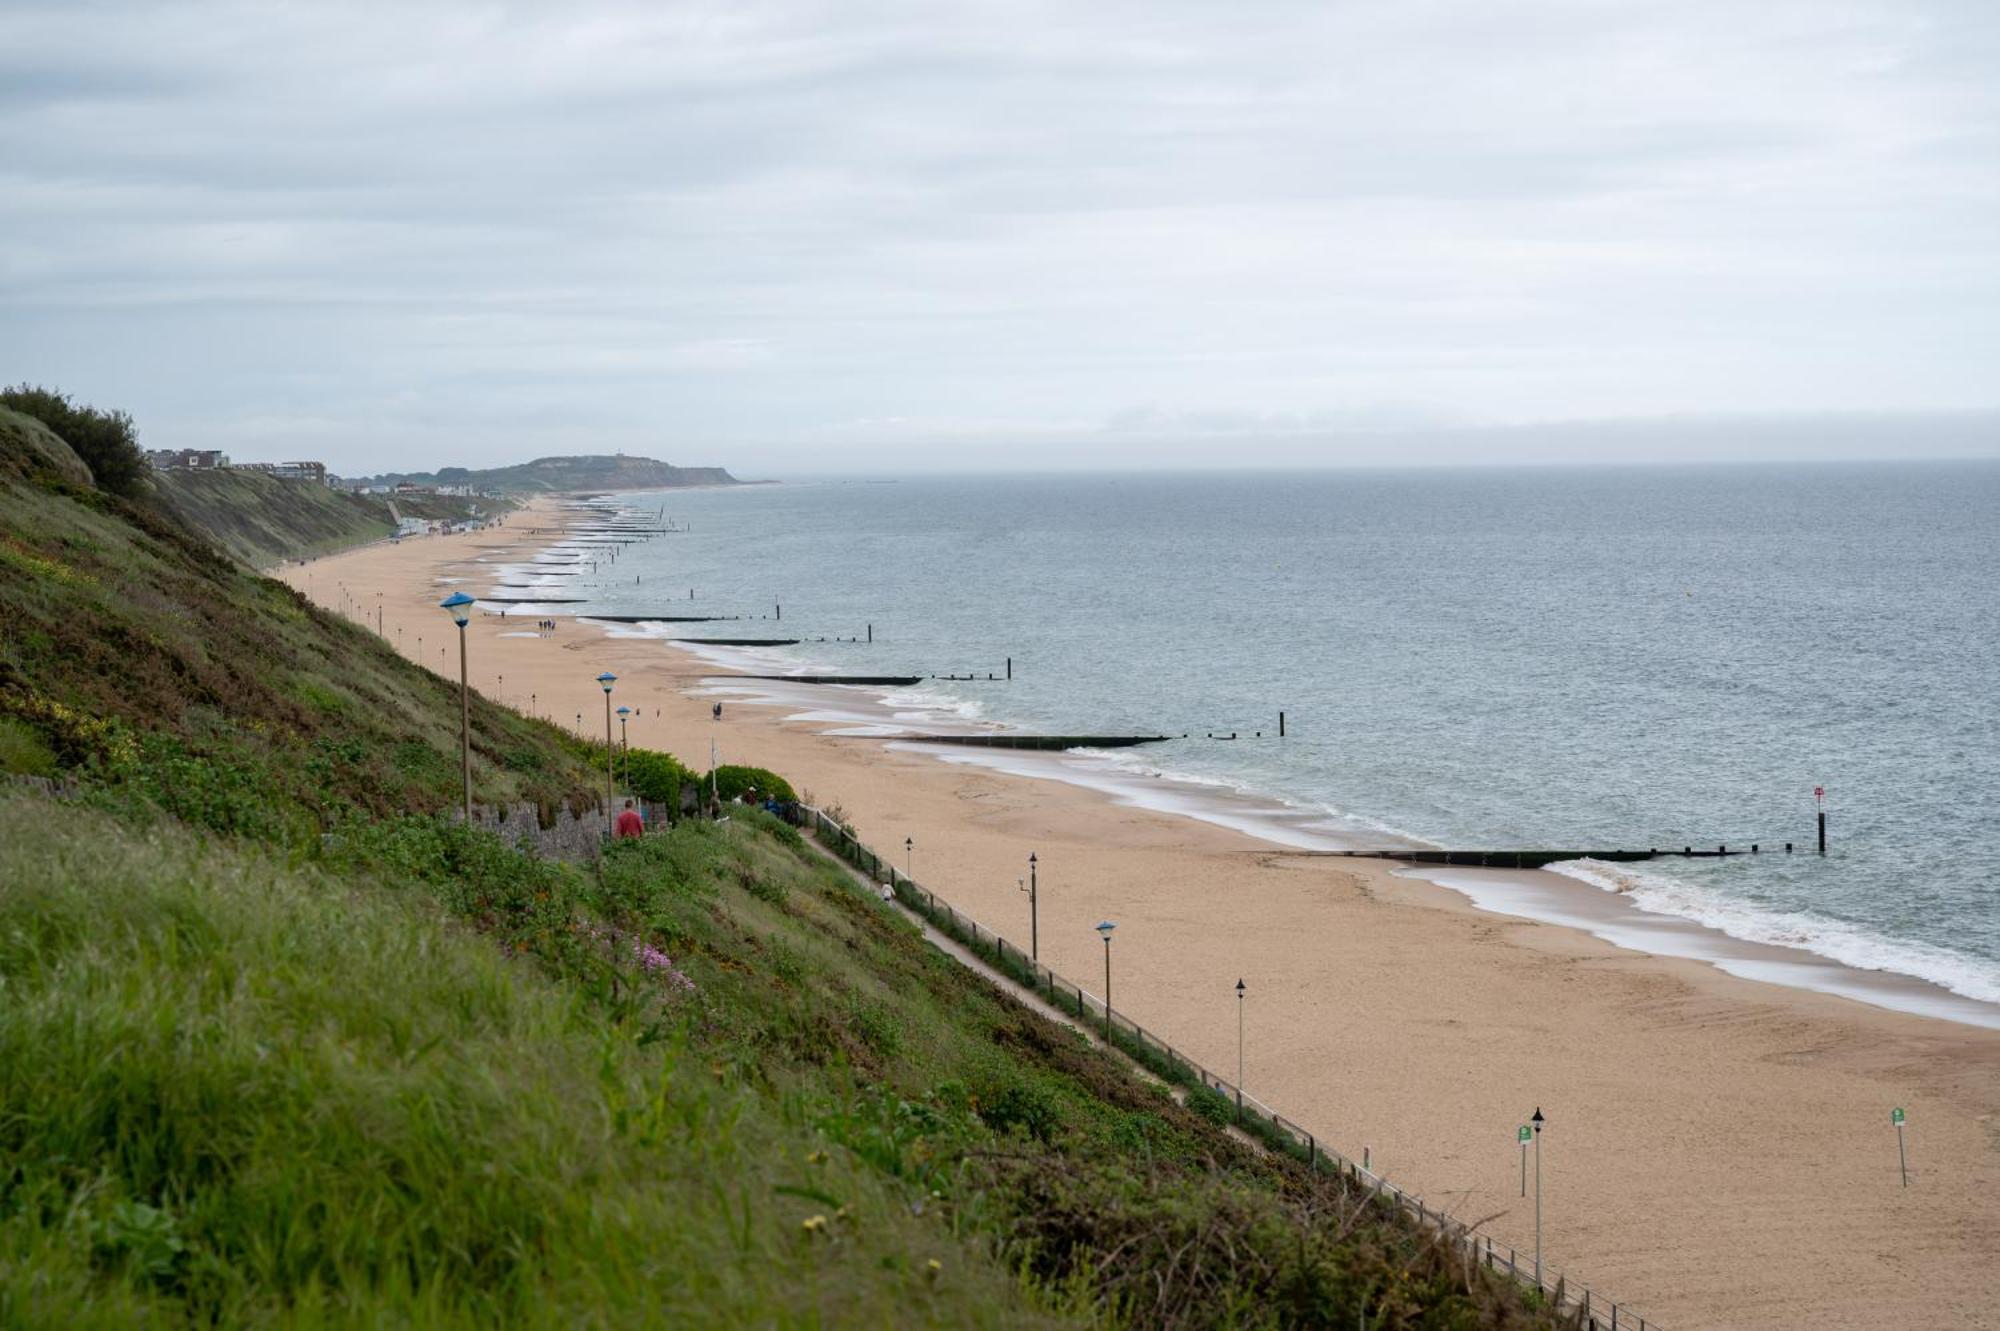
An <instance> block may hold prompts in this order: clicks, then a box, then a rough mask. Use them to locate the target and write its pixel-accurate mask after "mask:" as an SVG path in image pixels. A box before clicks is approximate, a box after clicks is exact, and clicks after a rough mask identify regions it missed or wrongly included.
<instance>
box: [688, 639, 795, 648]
mask: <svg viewBox="0 0 2000 1331" xmlns="http://www.w3.org/2000/svg"><path fill="white" fill-rule="evenodd" d="M667 641H668V642H693V643H707V644H708V645H709V646H710V647H796V646H798V643H799V640H798V639H797V638H668V639H667Z"/></svg>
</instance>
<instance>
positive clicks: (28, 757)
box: [0, 716, 56, 776]
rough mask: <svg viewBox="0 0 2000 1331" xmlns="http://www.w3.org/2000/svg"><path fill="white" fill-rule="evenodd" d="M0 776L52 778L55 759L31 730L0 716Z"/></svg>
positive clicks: (34, 731)
mask: <svg viewBox="0 0 2000 1331" xmlns="http://www.w3.org/2000/svg"><path fill="white" fill-rule="evenodd" d="M0 772H8V773H12V774H14V775H16V776H54V775H55V774H56V755H55V752H54V751H53V750H52V749H50V748H49V746H48V745H47V744H45V743H43V741H42V737H41V735H40V734H38V733H37V732H36V730H35V728H34V727H33V726H30V725H28V724H27V723H26V722H24V721H16V720H14V719H12V718H11V717H4V716H0Z"/></svg>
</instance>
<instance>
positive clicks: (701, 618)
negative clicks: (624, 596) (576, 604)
mask: <svg viewBox="0 0 2000 1331" xmlns="http://www.w3.org/2000/svg"><path fill="white" fill-rule="evenodd" d="M585 618H587V619H601V620H603V621H605V622H606V623H607V624H722V623H728V622H731V621H733V620H738V619H741V618H743V616H741V615H587V616H585Z"/></svg>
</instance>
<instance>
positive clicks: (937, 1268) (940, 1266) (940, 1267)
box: [924, 1257, 944, 1280]
mask: <svg viewBox="0 0 2000 1331" xmlns="http://www.w3.org/2000/svg"><path fill="white" fill-rule="evenodd" d="M924 1274H925V1275H927V1276H929V1277H930V1278H931V1279H932V1280H936V1279H937V1278H938V1277H939V1276H941V1275H943V1274H944V1263H943V1262H940V1261H939V1260H938V1259H937V1258H935V1257H933V1258H931V1259H930V1260H929V1261H928V1262H925V1263H924Z"/></svg>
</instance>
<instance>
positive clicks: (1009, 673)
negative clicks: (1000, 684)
mask: <svg viewBox="0 0 2000 1331" xmlns="http://www.w3.org/2000/svg"><path fill="white" fill-rule="evenodd" d="M1007 678H1009V679H1012V678H1014V658H1013V657H1011V656H1010V657H1008V658H1007Z"/></svg>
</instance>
